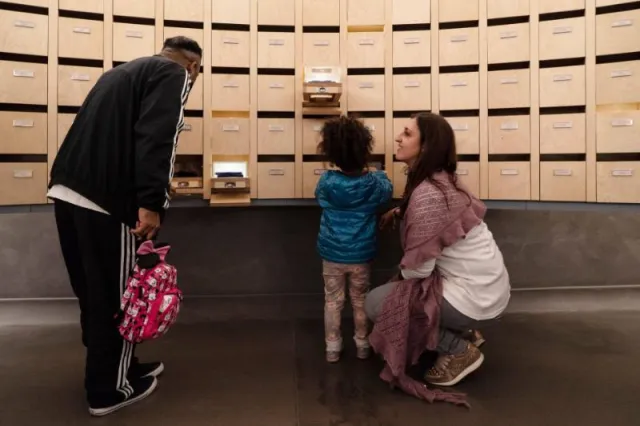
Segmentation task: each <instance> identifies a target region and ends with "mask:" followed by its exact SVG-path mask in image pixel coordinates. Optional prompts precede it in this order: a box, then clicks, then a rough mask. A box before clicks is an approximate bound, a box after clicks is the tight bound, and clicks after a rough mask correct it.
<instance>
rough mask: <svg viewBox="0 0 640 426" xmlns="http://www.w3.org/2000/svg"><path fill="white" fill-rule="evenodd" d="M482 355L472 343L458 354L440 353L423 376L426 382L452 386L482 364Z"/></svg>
mask: <svg viewBox="0 0 640 426" xmlns="http://www.w3.org/2000/svg"><path fill="white" fill-rule="evenodd" d="M483 361H484V355H483V354H482V352H480V350H479V349H478V348H477V347H476V346H475V345H474V344H472V343H469V344H468V345H467V349H466V350H465V351H464V352H462V353H461V354H458V355H440V356H439V357H438V359H437V361H436V364H435V365H434V366H433V368H431V369H430V370H429V371H427V373H426V374H425V376H424V380H425V381H426V382H427V383H431V384H432V385H437V386H454V385H456V384H458V383H459V382H460V381H461V380H462V379H464V378H465V377H467V376H468V375H469V374H471V373H473V372H474V371H476V370H477V369H478V368H480V366H481V365H482V363H483Z"/></svg>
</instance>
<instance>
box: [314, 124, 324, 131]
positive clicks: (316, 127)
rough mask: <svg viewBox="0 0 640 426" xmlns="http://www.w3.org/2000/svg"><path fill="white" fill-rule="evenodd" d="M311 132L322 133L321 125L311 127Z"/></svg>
mask: <svg viewBox="0 0 640 426" xmlns="http://www.w3.org/2000/svg"><path fill="white" fill-rule="evenodd" d="M313 131H314V132H321V131H322V125H317V126H313Z"/></svg>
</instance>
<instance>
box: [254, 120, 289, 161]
mask: <svg viewBox="0 0 640 426" xmlns="http://www.w3.org/2000/svg"><path fill="white" fill-rule="evenodd" d="M295 130H296V126H295V122H294V120H293V119H292V118H259V119H258V155H290V154H295V152H296V143H295V140H296V131H295Z"/></svg>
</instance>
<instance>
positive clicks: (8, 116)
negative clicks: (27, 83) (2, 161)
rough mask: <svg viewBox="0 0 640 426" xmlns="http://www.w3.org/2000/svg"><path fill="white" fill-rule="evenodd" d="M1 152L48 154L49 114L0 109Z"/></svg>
mask: <svg viewBox="0 0 640 426" xmlns="http://www.w3.org/2000/svg"><path fill="white" fill-rule="evenodd" d="M0 134H2V138H0V154H46V153H47V114H46V113H36V112H14V111H0Z"/></svg>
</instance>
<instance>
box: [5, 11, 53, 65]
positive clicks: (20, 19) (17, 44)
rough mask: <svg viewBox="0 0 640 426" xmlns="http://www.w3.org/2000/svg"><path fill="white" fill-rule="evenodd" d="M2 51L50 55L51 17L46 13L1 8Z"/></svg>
mask: <svg viewBox="0 0 640 426" xmlns="http://www.w3.org/2000/svg"><path fill="white" fill-rule="evenodd" d="M0 28H3V30H2V36H0V52H5V53H18V54H27V55H39V56H47V55H48V44H47V40H48V38H49V18H48V17H47V16H46V15H36V14H33V13H23V12H14V11H11V10H0Z"/></svg>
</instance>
